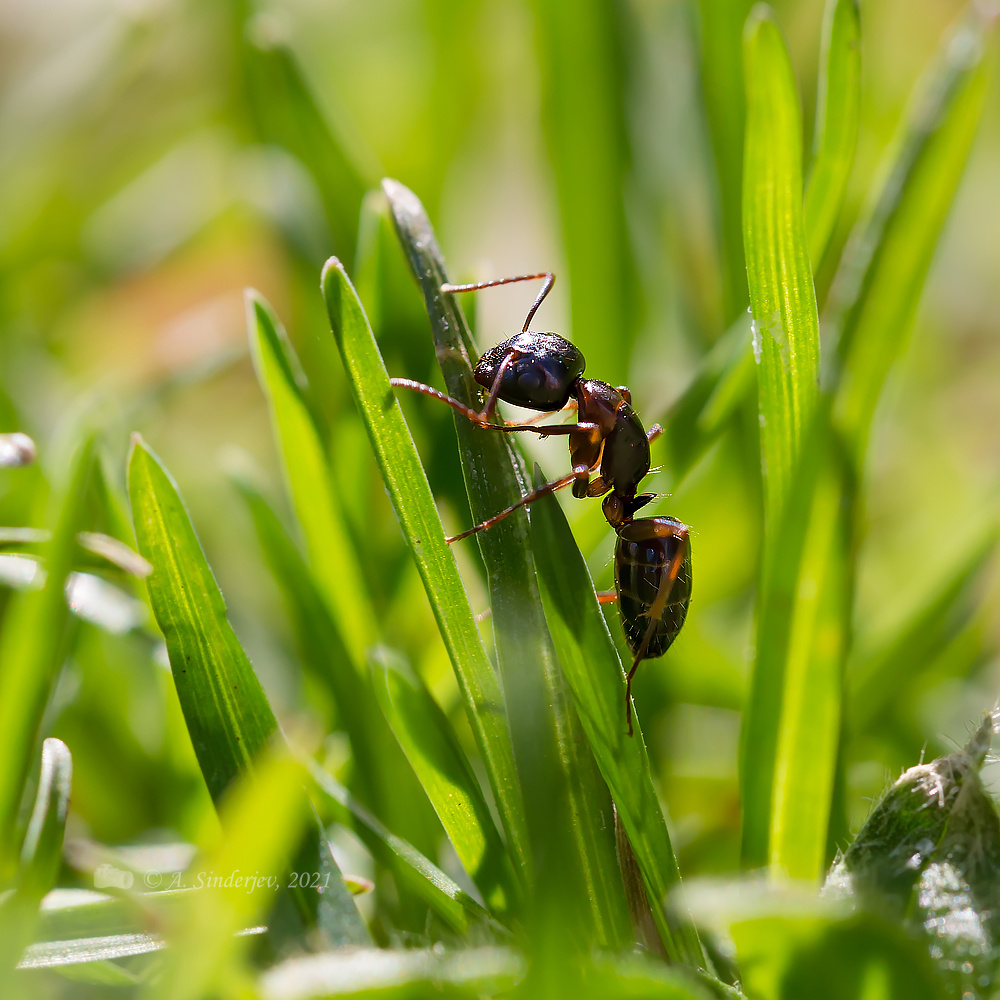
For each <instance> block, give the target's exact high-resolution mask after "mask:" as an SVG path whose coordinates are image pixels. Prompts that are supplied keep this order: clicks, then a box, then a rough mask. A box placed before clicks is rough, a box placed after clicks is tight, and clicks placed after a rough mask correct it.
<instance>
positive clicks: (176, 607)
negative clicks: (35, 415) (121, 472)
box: [128, 435, 278, 804]
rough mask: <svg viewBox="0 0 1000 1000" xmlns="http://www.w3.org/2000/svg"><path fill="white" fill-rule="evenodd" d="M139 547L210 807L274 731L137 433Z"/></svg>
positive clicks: (215, 591)
mask: <svg viewBox="0 0 1000 1000" xmlns="http://www.w3.org/2000/svg"><path fill="white" fill-rule="evenodd" d="M128 488H129V496H130V497H131V500H132V514H133V518H134V521H135V534H136V540H137V542H138V544H139V551H140V552H141V553H142V555H143V556H144V557H145V558H146V559H148V560H149V561H150V562H151V563H152V564H153V566H154V572H153V573H152V575H151V576H149V577H148V578H147V580H146V585H147V586H148V588H149V599H150V603H151V604H152V606H153V614H154V616H155V618H156V623H157V625H158V626H159V628H160V631H161V632H162V633H163V638H164V639H165V641H166V644H167V652H168V654H169V656H170V666H171V669H172V670H173V674H174V683H175V685H176V687H177V695H178V697H179V698H180V702H181V707H182V708H183V710H184V718H185V719H186V720H187V724H188V731H189V732H190V734H191V742H192V744H193V745H194V751H195V755H196V756H197V758H198V763H199V765H200V766H201V770H202V774H203V775H204V776H205V783H206V784H207V785H208V790H209V792H210V794H211V796H212V799H213V801H214V802H216V803H217V804H218V803H219V802H220V801H221V800H222V796H223V793H224V792H225V791H226V789H227V788H228V787H229V785H230V783H231V782H232V781H233V780H234V779H235V778H236V777H237V776H238V775H240V774H241V773H243V772H244V771H247V770H249V769H250V768H251V766H252V763H253V759H254V758H255V757H256V756H258V755H259V754H260V753H262V752H263V750H264V747H265V746H266V745H267V743H268V740H269V739H270V738H271V736H272V735H273V733H274V732H275V731H276V730H277V726H278V724H277V722H276V721H275V718H274V713H273V712H272V711H271V706H270V705H269V704H268V701H267V696H266V695H265V694H264V689H263V688H262V687H261V685H260V681H259V680H258V679H257V675H256V674H255V673H254V671H253V667H252V666H251V665H250V661H249V659H247V655H246V653H245V652H244V651H243V647H242V646H241V645H240V641H239V639H238V638H237V637H236V633H235V632H234V631H233V628H232V626H231V625H230V624H229V618H228V617H227V615H226V603H225V600H224V599H223V596H222V593H221V591H220V590H219V585H218V584H217V583H216V582H215V577H214V576H213V575H212V570H211V569H210V568H209V565H208V561H207V560H206V558H205V553H204V552H203V550H202V548H201V543H200V542H199V541H198V537H197V535H196V534H195V532H194V527H193V526H192V524H191V520H190V518H189V516H188V513H187V511H186V510H185V508H184V502H183V501H182V500H181V497H180V494H179V493H178V491H177V486H176V484H175V483H174V482H173V480H172V479H171V478H170V475H169V474H168V473H167V471H166V469H165V468H164V467H163V465H162V464H161V463H160V461H159V459H157V457H156V456H155V455H154V454H153V452H152V451H150V449H149V448H148V447H147V445H146V443H145V442H144V441H143V440H142V438H141V437H139V436H138V435H136V436H135V437H134V438H133V444H132V454H131V456H130V458H129V466H128Z"/></svg>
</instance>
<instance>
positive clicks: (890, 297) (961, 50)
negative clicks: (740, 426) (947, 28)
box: [830, 12, 991, 456]
mask: <svg viewBox="0 0 1000 1000" xmlns="http://www.w3.org/2000/svg"><path fill="white" fill-rule="evenodd" d="M990 23H991V22H990V21H989V19H988V18H987V15H986V14H985V12H984V13H976V12H972V13H970V15H969V16H968V17H967V19H966V20H965V21H963V22H962V23H961V24H960V25H959V27H958V29H957V30H956V31H955V32H953V33H952V35H951V37H950V38H948V39H947V40H946V41H945V43H944V45H943V47H942V51H941V53H940V54H939V56H938V58H937V60H936V63H935V65H933V66H932V67H931V68H930V69H929V70H928V71H927V73H926V74H925V77H924V79H923V80H922V81H921V83H920V85H919V93H918V97H917V99H916V100H915V101H914V105H913V111H912V113H911V116H910V118H909V121H908V122H907V123H906V124H905V126H904V130H903V134H902V136H901V139H900V141H899V143H898V146H897V147H896V151H895V154H894V157H893V160H892V163H891V168H890V170H889V173H888V177H887V179H886V181H885V184H884V185H883V187H882V189H881V191H880V193H879V195H878V197H877V199H876V200H875V202H874V205H873V207H872V208H871V209H870V210H869V212H868V213H867V214H866V216H865V218H863V219H862V220H861V221H860V222H859V223H858V225H857V227H856V230H855V232H854V234H852V236H851V240H850V242H849V244H848V247H847V249H846V250H845V252H844V258H843V260H842V262H841V265H840V268H839V270H838V272H837V275H836V278H835V280H834V286H833V288H832V289H831V293H830V301H831V326H832V327H833V328H834V331H835V332H837V331H838V330H839V342H838V359H837V360H838V363H839V365H840V384H839V386H838V399H837V408H836V418H837V422H838V424H839V425H840V426H841V427H842V428H843V430H844V433H845V434H846V435H847V436H848V438H849V439H850V440H851V441H852V442H853V444H854V447H855V448H856V451H857V454H858V456H861V455H863V454H864V451H865V447H866V444H867V438H868V431H869V427H870V424H871V420H872V416H873V414H874V411H875V405H876V403H877V401H878V397H879V394H880V393H881V390H882V385H883V383H884V381H885V377H886V375H887V373H888V371H889V367H890V365H891V364H892V362H893V360H894V359H895V357H896V356H897V355H898V354H899V351H900V350H901V349H902V346H903V344H904V343H905V339H906V334H907V331H908V330H909V327H910V324H911V322H912V319H913V316H914V313H915V311H916V307H917V303H918V302H919V300H920V292H921V290H922V288H923V284H924V280H925V278H926V276H927V271H928V269H929V267H930V263H931V259H932V257H933V253H934V248H935V247H936V245H937V243H938V239H939V237H940V234H941V229H942V226H943V225H944V221H945V218H946V217H947V215H948V211H949V209H950V208H951V204H952V201H953V200H954V197H955V191H956V189H957V187H958V182H959V179H960V178H961V175H962V171H963V170H964V168H965V163H966V160H967V159H968V155H969V150H970V148H971V146H972V141H973V139H974V138H975V135H976V132H977V130H978V127H979V121H980V118H981V117H982V109H983V103H984V100H985V96H986V92H987V91H986V84H987V81H988V72H987V64H986V62H984V59H983V55H984V34H985V33H986V31H987V28H988V27H989V24H990Z"/></svg>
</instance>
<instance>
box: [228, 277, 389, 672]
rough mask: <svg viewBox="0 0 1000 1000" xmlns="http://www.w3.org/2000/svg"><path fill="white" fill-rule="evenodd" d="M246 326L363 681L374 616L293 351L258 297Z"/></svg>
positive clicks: (294, 495) (296, 492)
mask: <svg viewBox="0 0 1000 1000" xmlns="http://www.w3.org/2000/svg"><path fill="white" fill-rule="evenodd" d="M247 325H248V328H249V332H250V347H251V350H252V352H253V358H254V365H255V367H256V369H257V378H258V380H259V381H260V385H261V388H262V389H263V390H264V393H265V395H266V396H267V400H268V404H269V406H270V408H271V419H272V423H273V425H274V436H275V439H276V440H277V442H278V445H279V447H280V449H281V455H282V459H283V471H284V475H285V482H286V485H287V487H288V493H289V497H290V498H291V501H292V506H293V508H294V510H295V515H296V517H297V518H298V521H299V524H300V525H301V527H302V535H303V540H304V542H305V547H306V552H307V553H308V557H309V565H310V567H311V569H312V572H313V575H314V576H315V578H316V581H317V582H318V583H319V585H320V588H321V589H322V591H323V594H324V596H325V597H326V600H327V602H328V603H329V606H330V610H331V612H332V614H333V616H334V619H335V620H336V622H337V625H338V626H339V628H340V633H341V635H342V636H343V638H344V643H345V645H346V646H347V649H348V651H349V652H350V654H351V659H352V662H353V663H354V666H355V669H356V670H357V671H358V673H359V675H360V674H363V672H364V670H365V669H366V668H365V653H366V650H367V648H368V647H369V646H370V645H371V644H372V643H373V642H374V641H375V636H376V634H377V629H376V625H375V615H374V612H373V611H372V608H371V605H370V603H369V602H368V599H367V597H366V595H365V588H364V582H363V581H364V577H363V575H362V573H361V569H360V567H359V566H358V560H357V557H356V555H355V553H354V549H353V547H352V545H351V541H350V538H349V537H348V535H347V532H346V530H345V528H344V521H343V517H342V515H341V514H340V511H339V504H338V502H337V499H336V496H335V494H334V490H333V485H332V481H331V473H330V466H329V463H328V462H327V460H326V455H325V452H324V449H323V444H322V441H321V440H320V436H319V432H318V430H317V429H316V425H315V423H314V422H313V420H312V417H311V415H310V413H309V408H308V406H307V405H306V402H305V400H304V398H303V396H302V393H301V389H300V386H299V385H298V384H297V381H298V379H297V378H296V377H295V376H294V375H293V372H294V371H295V369H294V368H293V366H292V364H291V362H290V361H289V358H290V357H293V355H292V352H291V345H290V344H288V342H287V339H286V338H285V337H284V333H283V331H282V330H281V327H280V324H279V323H278V321H277V319H276V318H275V316H274V314H273V313H272V312H271V310H270V308H269V307H268V306H267V304H266V303H265V302H264V301H263V300H262V299H261V298H260V297H259V296H258V295H256V294H255V293H249V294H248V295H247Z"/></svg>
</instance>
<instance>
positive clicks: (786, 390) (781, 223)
mask: <svg viewBox="0 0 1000 1000" xmlns="http://www.w3.org/2000/svg"><path fill="white" fill-rule="evenodd" d="M744 41H745V54H746V65H745V70H746V85H747V140H746V150H745V158H744V236H745V242H746V254H747V274H748V277H749V282H750V299H751V305H752V310H753V316H754V344H753V347H754V354H755V358H756V360H757V363H758V366H757V368H758V400H759V409H760V424H761V432H760V440H761V463H762V469H763V479H764V500H765V503H764V510H765V549H764V571H763V581H762V587H761V597H760V611H759V613H758V642H757V660H756V663H755V666H754V672H753V678H752V682H751V689H750V697H749V704H748V707H747V711H746V714H745V717H744V731H743V746H742V775H741V777H742V785H743V810H744V813H743V856H744V861H745V862H746V863H747V864H750V865H753V866H757V865H761V864H763V863H764V862H765V861H767V860H768V859H769V857H770V855H769V852H768V838H769V828H770V825H771V822H772V807H773V803H774V800H773V798H772V794H773V781H774V775H775V771H776V767H777V766H778V760H777V756H776V755H777V753H778V746H777V743H778V734H779V731H781V729H782V727H783V726H784V725H785V724H786V723H787V724H788V725H790V726H791V727H792V728H793V729H795V730H798V729H799V723H800V721H801V720H800V719H799V718H798V717H797V715H796V712H797V711H799V710H805V709H807V707H808V706H805V705H802V704H801V703H796V704H795V705H794V707H792V706H790V705H785V706H784V711H786V712H791V713H792V714H791V715H789V716H787V718H786V719H785V720H784V721H783V716H782V712H783V704H784V697H785V685H786V682H787V681H788V678H787V677H786V655H787V650H788V645H787V643H788V636H789V633H790V630H791V627H792V613H793V606H794V598H791V599H789V597H788V595H789V592H791V593H792V594H794V593H795V591H794V579H795V576H796V574H797V572H798V567H799V560H800V556H801V546H802V544H804V540H805V537H806V524H807V523H808V522H807V521H806V520H803V521H802V522H801V523H799V522H797V521H796V520H795V518H794V517H793V515H792V513H791V511H790V510H786V507H785V505H786V502H788V500H789V493H790V490H791V486H792V483H793V479H794V477H795V475H796V469H797V463H798V460H799V457H800V454H801V453H802V445H803V439H804V437H805V435H806V434H807V433H808V432H809V431H810V427H811V421H812V418H813V415H814V413H815V411H816V403H817V399H818V387H817V376H818V361H819V319H818V315H817V311H816V296H815V291H814V289H813V280H812V272H811V270H810V267H809V255H808V251H807V248H806V238H805V227H804V223H803V215H802V174H801V158H802V139H801V124H800V116H799V104H798V93H797V91H796V87H795V78H794V75H793V73H792V66H791V62H790V60H789V57H788V52H787V50H786V48H785V44H784V40H783V39H782V37H781V32H780V30H779V28H778V26H777V24H776V23H775V21H774V19H773V16H772V14H771V12H770V10H769V8H767V7H766V6H764V5H758V6H757V7H755V8H754V11H753V13H752V14H751V16H750V18H749V20H748V21H747V28H746V34H745V37H744ZM822 440H823V441H825V440H826V438H825V437H823V438H822ZM816 474H818V470H817V471H816V473H813V474H812V475H809V474H803V475H802V477H801V485H800V489H799V498H798V502H799V503H800V504H801V512H800V513H801V517H802V518H804V519H807V518H808V516H809V513H810V511H811V509H812V506H811V497H812V493H811V486H812V483H811V482H810V480H813V479H814V476H815V475H816ZM821 548H822V546H821ZM786 764H787V765H788V767H790V768H793V769H794V767H796V766H799V767H802V768H806V769H808V768H811V767H812V762H811V761H809V760H804V761H800V762H797V763H796V762H795V761H785V760H783V761H782V766H785V765H786ZM788 776H789V775H788V774H787V772H786V777H788ZM824 842H825V841H824ZM772 860H773V859H772ZM779 863H780V862H779Z"/></svg>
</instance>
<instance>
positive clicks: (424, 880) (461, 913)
mask: <svg viewBox="0 0 1000 1000" xmlns="http://www.w3.org/2000/svg"><path fill="white" fill-rule="evenodd" d="M305 764H306V767H307V769H308V771H309V774H310V776H311V777H312V779H313V782H314V783H315V785H316V787H317V788H318V789H319V790H320V792H322V793H323V796H324V797H325V798H326V799H328V800H329V801H330V802H331V803H333V807H334V809H335V811H336V817H337V822H339V823H340V824H341V825H343V826H346V827H349V828H350V829H351V830H353V831H354V832H355V833H356V834H357V835H358V837H359V838H360V839H361V840H362V841H363V842H364V844H365V846H366V847H367V848H368V850H370V851H371V852H372V854H373V855H374V856H375V857H377V858H378V859H379V860H380V861H381V862H382V864H384V865H385V866H386V867H387V868H389V869H391V870H392V871H393V872H394V873H395V874H396V876H397V877H398V878H399V879H400V881H401V882H402V883H403V884H404V885H406V886H408V887H409V888H410V889H411V890H412V891H413V893H414V894H415V895H418V896H419V897H420V898H421V899H423V901H424V902H425V903H426V904H427V905H428V906H429V907H430V908H431V909H432V910H433V911H434V912H435V913H436V914H437V915H438V916H439V917H440V918H441V919H442V920H443V921H444V922H445V923H446V924H447V925H448V926H449V927H451V929H452V930H453V931H455V932H456V933H458V934H465V933H466V932H467V931H468V930H469V926H470V920H482V921H484V922H487V923H489V922H490V915H489V913H488V912H487V911H486V910H484V909H483V907H482V906H480V905H479V903H477V902H476V901H475V900H474V899H473V898H472V897H471V896H470V895H469V894H468V893H467V892H466V891H465V890H464V889H463V888H462V887H461V886H460V885H458V884H457V883H456V882H455V881H453V880H452V879H451V878H449V877H448V876H447V875H446V874H445V873H444V872H443V871H441V869H440V868H438V867H437V865H435V864H433V862H431V861H429V860H428V859H427V858H426V857H424V855H423V854H421V853H420V852H419V851H418V850H417V849H416V848H415V847H414V846H413V845H412V844H409V843H407V842H406V841H405V840H403V839H402V838H401V837H397V836H396V835H395V834H394V833H391V832H390V831H389V830H387V829H386V828H385V826H383V825H382V823H380V822H379V820H378V819H377V818H376V817H375V816H373V815H372V814H371V813H370V812H369V811H368V810H367V809H365V807H364V806H363V805H361V803H359V802H357V801H356V800H355V799H354V798H353V797H352V796H351V794H350V792H349V791H348V790H347V789H346V788H345V787H344V786H343V785H341V784H340V782H338V781H336V780H335V779H334V778H332V777H331V776H330V775H329V774H327V773H326V772H325V771H324V770H323V769H322V768H321V767H320V766H319V765H318V764H316V763H315V762H314V761H312V760H307V761H306V762H305Z"/></svg>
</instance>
